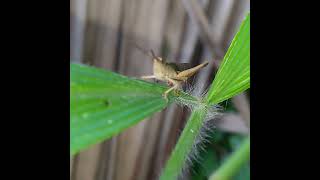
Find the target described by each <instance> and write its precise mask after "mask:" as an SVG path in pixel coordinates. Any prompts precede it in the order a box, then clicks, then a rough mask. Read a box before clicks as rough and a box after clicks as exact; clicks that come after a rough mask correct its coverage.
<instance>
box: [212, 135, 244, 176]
mask: <svg viewBox="0 0 320 180" xmlns="http://www.w3.org/2000/svg"><path fill="white" fill-rule="evenodd" d="M249 160H250V137H249V136H248V137H247V138H246V139H245V140H244V141H243V142H242V144H241V145H240V147H239V148H238V149H237V150H236V151H235V152H234V153H233V154H231V156H230V157H229V158H227V159H226V161H225V162H224V163H223V165H222V166H221V167H220V168H219V169H218V170H217V171H215V172H214V173H213V174H212V175H211V176H210V178H209V180H229V179H231V178H232V177H234V176H235V175H236V174H237V173H239V172H240V170H241V169H242V168H243V167H244V166H245V165H246V163H247V162H248V161H249Z"/></svg>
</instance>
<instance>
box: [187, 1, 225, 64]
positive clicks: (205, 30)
mask: <svg viewBox="0 0 320 180" xmlns="http://www.w3.org/2000/svg"><path fill="white" fill-rule="evenodd" d="M182 2H183V5H184V7H185V9H186V11H187V13H188V15H189V16H190V18H192V19H193V20H194V21H195V22H196V23H197V26H198V27H199V29H200V32H201V33H200V37H201V40H202V41H203V42H204V43H206V44H207V45H208V46H209V47H210V49H211V51H212V54H213V56H214V59H221V58H222V56H223V50H222V49H221V47H219V46H218V45H217V43H216V40H215V39H214V37H213V36H212V34H213V33H212V32H211V31H210V26H209V21H208V19H207V17H206V15H205V13H204V12H203V10H202V8H201V6H200V5H199V4H198V3H197V2H196V0H182Z"/></svg>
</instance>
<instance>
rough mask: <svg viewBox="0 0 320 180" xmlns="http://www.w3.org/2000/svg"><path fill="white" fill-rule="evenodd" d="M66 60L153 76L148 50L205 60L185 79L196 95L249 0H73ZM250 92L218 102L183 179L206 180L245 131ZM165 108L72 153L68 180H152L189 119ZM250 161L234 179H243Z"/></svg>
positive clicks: (191, 60) (185, 59)
mask: <svg viewBox="0 0 320 180" xmlns="http://www.w3.org/2000/svg"><path fill="white" fill-rule="evenodd" d="M70 3H71V9H70V54H71V57H70V59H71V62H75V63H84V64H88V65H92V66H95V67H100V68H104V69H107V70H111V71H114V72H117V73H120V74H123V75H126V76H131V77H139V76H141V75H151V74H152V61H151V59H150V57H148V56H147V55H146V54H144V53H143V52H141V50H139V49H137V48H136V46H135V45H138V46H140V47H142V48H143V49H145V50H146V51H148V50H150V49H152V50H153V51H154V52H155V53H156V55H158V56H161V57H163V58H165V59H167V61H173V62H189V63H191V64H193V65H197V64H199V63H201V62H204V61H205V60H208V61H209V62H210V63H209V65H208V66H207V67H206V68H204V69H203V70H201V71H200V72H199V73H198V74H197V75H196V76H195V77H193V78H192V80H191V82H190V83H189V85H188V86H189V89H190V88H193V89H195V90H194V92H195V93H198V94H201V93H202V92H204V91H205V90H206V89H207V88H208V86H209V84H211V82H212V80H213V78H214V75H215V73H216V71H217V68H218V66H219V63H220V61H221V60H222V58H223V56H224V54H225V53H226V51H227V48H228V46H229V44H230V43H231V40H232V38H233V36H234V34H235V33H236V31H237V30H238V28H239V25H240V23H241V22H242V20H243V19H244V17H245V15H246V14H247V12H249V9H250V2H249V0H211V1H209V0H71V2H70ZM249 101H250V97H249V93H248V92H245V93H243V94H240V95H238V96H236V97H234V98H233V99H232V100H228V101H226V102H223V103H221V105H222V106H223V107H224V110H225V113H224V115H223V116H222V117H221V119H218V120H215V121H214V122H213V124H214V126H213V131H212V134H211V136H210V138H209V142H208V143H207V146H206V147H205V150H204V151H202V152H201V157H202V158H201V159H199V161H197V162H194V163H193V164H192V165H191V166H190V168H191V170H190V171H187V172H186V175H185V176H184V179H190V180H195V179H198V180H200V179H206V177H207V176H208V175H209V174H210V173H211V172H212V171H214V170H215V168H217V167H218V166H219V165H220V164H221V163H223V161H224V159H225V157H227V156H228V155H230V153H231V152H232V151H233V150H234V149H236V147H237V145H238V144H239V142H241V140H242V138H243V136H244V135H246V134H248V133H249V131H250V127H249V125H250V110H249ZM188 114H189V110H188V109H187V108H185V107H181V106H177V105H174V104H173V105H171V106H169V107H168V108H166V109H165V110H163V111H162V112H159V113H156V114H154V115H153V116H152V117H151V118H148V119H145V120H144V121H141V122H140V123H139V124H137V125H136V126H134V127H132V128H129V129H127V130H126V131H125V132H123V133H121V134H119V135H118V136H115V137H114V138H112V139H109V140H107V141H105V142H103V143H100V144H98V145H95V146H92V147H91V148H90V149H88V150H86V151H83V152H81V153H79V154H78V155H76V156H74V157H71V158H70V179H72V180H135V179H138V180H147V179H148V180H152V179H157V178H158V176H159V175H160V173H161V170H162V168H163V167H164V165H165V162H166V160H167V159H168V157H169V156H170V152H171V151H172V149H173V147H174V145H175V143H176V142H177V140H178V138H179V135H180V133H181V131H182V129H183V127H184V125H185V122H186V120H187V118H188ZM249 171H250V165H249V164H248V165H247V166H246V167H244V168H243V170H241V172H240V173H239V175H238V176H237V177H236V178H235V179H247V178H249V177H250V176H249Z"/></svg>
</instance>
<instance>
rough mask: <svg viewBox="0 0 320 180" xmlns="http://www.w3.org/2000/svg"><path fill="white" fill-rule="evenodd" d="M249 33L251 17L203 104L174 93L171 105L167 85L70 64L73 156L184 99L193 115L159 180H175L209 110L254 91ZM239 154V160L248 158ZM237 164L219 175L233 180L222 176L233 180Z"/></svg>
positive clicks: (222, 65)
mask: <svg viewBox="0 0 320 180" xmlns="http://www.w3.org/2000/svg"><path fill="white" fill-rule="evenodd" d="M249 31H250V14H248V15H247V17H246V19H245V20H244V22H243V23H242V25H241V27H240V29H239V31H238V33H237V34H236V36H235V37H234V39H233V41H232V43H231V45H230V47H229V49H228V52H227V53H226V55H225V57H224V59H223V61H222V63H221V66H220V68H219V70H218V73H217V75H216V77H215V79H214V81H213V83H212V85H211V87H210V89H209V91H208V94H207V96H206V97H204V98H203V99H202V100H201V101H199V100H198V98H197V97H193V96H191V95H189V94H187V93H184V92H182V91H180V92H179V93H177V94H176V93H173V92H172V93H170V94H169V102H166V101H165V99H164V98H163V97H162V94H163V92H164V91H166V90H167V87H165V86H162V85H159V84H155V83H149V82H145V81H141V80H138V79H133V78H129V77H125V76H122V75H119V74H116V73H113V72H109V71H105V70H100V69H97V68H93V67H88V66H84V65H79V64H71V83H70V91H71V92H70V93H71V96H70V112H71V113H70V121H71V122H70V126H71V144H70V154H71V155H74V154H76V153H78V152H79V151H81V150H83V149H86V148H88V147H89V146H90V145H93V144H96V143H98V142H101V141H103V140H105V139H108V138H110V137H112V136H114V135H116V134H118V133H120V132H122V131H123V130H125V129H126V128H128V127H130V126H132V125H134V124H136V123H138V122H139V121H141V120H143V119H145V118H146V117H148V116H151V115H152V114H153V113H155V112H157V111H161V110H162V109H163V108H165V107H166V106H167V105H168V104H170V103H173V102H177V101H181V100H183V101H184V102H187V103H188V104H192V105H193V107H194V108H193V112H192V114H191V116H190V118H189V120H188V122H187V124H186V126H185V128H184V130H183V132H182V134H181V136H180V138H179V141H178V143H177V145H176V147H175V148H174V150H173V152H172V154H171V157H170V158H169V160H168V161H167V164H166V166H165V168H164V171H163V173H162V175H161V177H160V179H164V180H167V179H176V177H177V176H178V175H179V173H180V172H181V170H182V169H183V167H184V164H185V163H186V158H187V156H188V154H189V153H190V152H191V150H192V148H193V144H194V142H195V140H196V138H197V137H198V136H199V132H200V128H201V127H202V125H203V123H204V120H205V118H206V117H207V114H208V113H210V111H211V109H210V107H212V106H214V105H216V104H218V103H220V102H222V101H224V100H226V99H229V98H231V97H233V96H235V95H237V94H239V93H241V92H243V91H244V90H246V89H248V88H249V87H250V53H249V51H250V32H249ZM247 144H248V143H247ZM248 145H249V144H248ZM247 149H248V148H247ZM246 153H248V152H247V151H244V152H242V154H245V155H246ZM238 154H239V153H238ZM238 154H236V155H237V157H238V156H241V157H244V156H243V155H238ZM248 157H249V156H248ZM248 157H247V156H245V157H244V158H243V160H244V161H245V160H247V159H248ZM235 159H237V158H235ZM236 162H238V161H236V160H233V161H231V162H230V161H229V163H228V164H227V165H228V166H227V167H226V168H224V169H222V170H220V171H219V170H218V171H217V172H219V173H220V175H221V173H222V174H223V173H229V174H228V176H221V177H231V176H232V174H230V173H234V172H235V171H232V170H231V171H230V170H228V167H238V166H232V164H235V163H236ZM242 162H243V161H242ZM229 164H231V166H230V165H229ZM240 164H241V163H240ZM222 167H225V166H222ZM225 169H227V170H225ZM229 169H230V168H229ZM233 169H237V168H233Z"/></svg>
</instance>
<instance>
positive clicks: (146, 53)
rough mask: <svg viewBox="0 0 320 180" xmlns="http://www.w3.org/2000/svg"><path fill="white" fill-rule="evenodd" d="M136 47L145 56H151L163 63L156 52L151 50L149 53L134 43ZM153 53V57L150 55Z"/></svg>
mask: <svg viewBox="0 0 320 180" xmlns="http://www.w3.org/2000/svg"><path fill="white" fill-rule="evenodd" d="M133 44H134V47H135V48H137V49H138V50H140V51H141V52H142V53H143V54H145V55H147V56H149V57H150V58H152V59H157V60H158V61H162V59H160V58H159V57H157V56H156V55H155V53H154V51H153V50H152V49H151V50H149V51H146V50H145V49H143V48H142V47H140V46H139V45H138V44H137V43H133ZM150 53H151V55H150Z"/></svg>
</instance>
